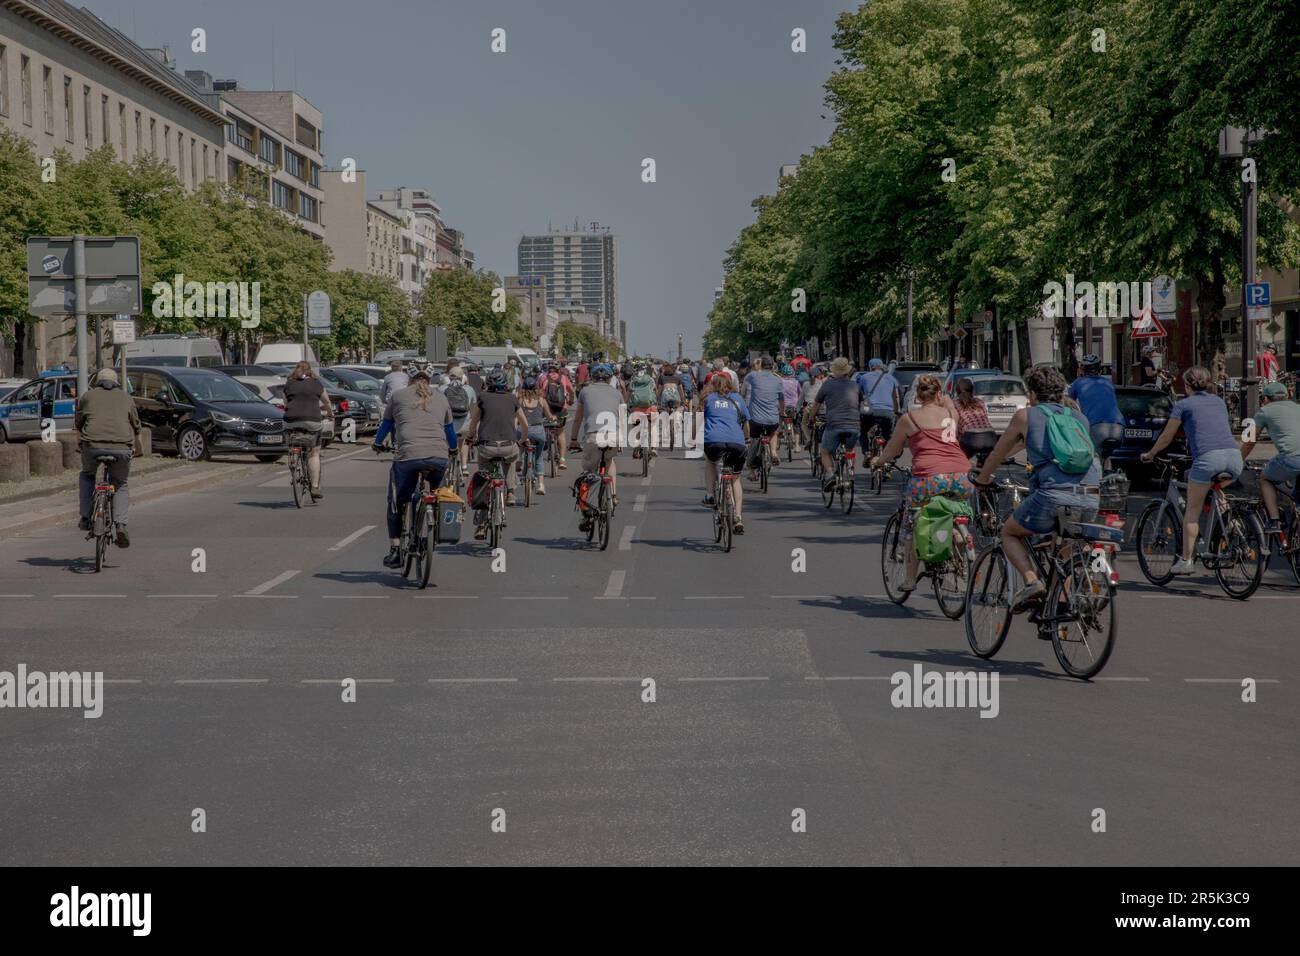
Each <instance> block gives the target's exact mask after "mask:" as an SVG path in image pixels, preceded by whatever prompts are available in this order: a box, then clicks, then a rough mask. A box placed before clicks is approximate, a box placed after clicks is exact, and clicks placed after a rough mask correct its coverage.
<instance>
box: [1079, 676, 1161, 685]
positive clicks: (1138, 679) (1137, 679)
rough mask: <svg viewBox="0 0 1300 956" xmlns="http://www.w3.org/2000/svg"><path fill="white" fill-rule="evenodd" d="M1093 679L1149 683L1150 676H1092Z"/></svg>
mask: <svg viewBox="0 0 1300 956" xmlns="http://www.w3.org/2000/svg"><path fill="white" fill-rule="evenodd" d="M1093 680H1108V681H1115V682H1116V683H1131V684H1149V683H1151V678H1150V677H1094V678H1093Z"/></svg>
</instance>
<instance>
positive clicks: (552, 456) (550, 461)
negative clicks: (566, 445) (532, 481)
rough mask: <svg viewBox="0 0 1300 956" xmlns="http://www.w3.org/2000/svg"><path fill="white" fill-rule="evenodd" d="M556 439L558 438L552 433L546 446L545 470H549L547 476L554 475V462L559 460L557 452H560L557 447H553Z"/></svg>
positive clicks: (551, 476)
mask: <svg viewBox="0 0 1300 956" xmlns="http://www.w3.org/2000/svg"><path fill="white" fill-rule="evenodd" d="M557 440H558V439H557V438H556V437H555V436H554V435H552V436H551V440H550V442H549V444H548V445H547V448H546V469H547V471H549V472H550V474H548V475H547V476H546V477H547V478H554V477H555V465H556V462H558V461H559V454H560V452H559V449H557V448H556V447H555V443H556V441H557Z"/></svg>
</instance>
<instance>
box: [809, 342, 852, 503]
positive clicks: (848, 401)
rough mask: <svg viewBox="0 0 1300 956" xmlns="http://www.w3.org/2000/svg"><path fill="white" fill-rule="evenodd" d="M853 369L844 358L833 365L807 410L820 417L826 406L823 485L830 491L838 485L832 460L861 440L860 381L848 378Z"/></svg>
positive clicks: (832, 363)
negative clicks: (819, 413)
mask: <svg viewBox="0 0 1300 956" xmlns="http://www.w3.org/2000/svg"><path fill="white" fill-rule="evenodd" d="M852 371H853V366H852V365H850V364H849V360H848V359H846V358H845V357H844V356H843V355H840V356H837V357H836V358H835V361H833V362H831V375H830V378H827V379H825V380H823V382H822V384H821V387H820V388H819V389H818V390H817V393H816V395H815V396H814V397H813V403H812V405H810V406H809V409H808V418H809V419H810V420H811V419H813V418H816V417H817V412H818V411H819V410H820V409H821V408H823V407H825V409H826V426H825V428H824V429H823V430H822V443H821V449H820V453H821V457H822V476H823V478H822V486H823V490H824V491H830V489H831V488H832V487H834V485H835V460H834V458H833V457H832V456H833V455H834V454H835V452H836V451H837V450H838V449H839V447H840V446H841V445H843V446H844V450H845V451H853V449H854V448H856V447H857V445H858V439H859V438H860V435H859V432H858V428H859V416H858V406H859V398H858V396H859V395H860V394H861V390H860V389H859V388H858V384H857V382H855V381H853V379H851V378H850V377H849V375H850V373H851V372H852Z"/></svg>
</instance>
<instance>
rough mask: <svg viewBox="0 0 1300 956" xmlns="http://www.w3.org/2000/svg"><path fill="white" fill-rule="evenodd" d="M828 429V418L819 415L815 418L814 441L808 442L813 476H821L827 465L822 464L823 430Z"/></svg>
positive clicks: (813, 427)
mask: <svg viewBox="0 0 1300 956" xmlns="http://www.w3.org/2000/svg"><path fill="white" fill-rule="evenodd" d="M825 430H826V419H824V418H822V417H821V416H818V417H817V418H815V419H813V426H812V441H810V442H809V443H808V458H809V459H810V460H811V461H812V476H813V478H820V477H821V476H822V472H823V471H824V470H825V466H824V465H822V456H821V447H822V432H824V431H825Z"/></svg>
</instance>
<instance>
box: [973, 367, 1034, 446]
mask: <svg viewBox="0 0 1300 956" xmlns="http://www.w3.org/2000/svg"><path fill="white" fill-rule="evenodd" d="M971 384H972V385H973V386H974V387H975V397H976V398H978V399H982V400H983V402H984V404H985V405H986V406H987V407H988V410H989V422H990V423H991V424H992V425H993V427H994V429H996V430H997V431H998V432H999V433H1001V432H1004V431H1006V429H1007V426H1008V425H1010V424H1011V416H1013V415H1015V413H1016V412H1018V411H1020V409H1022V408H1024V407H1025V406H1026V405H1028V404H1029V392H1028V390H1027V389H1026V388H1025V380H1024V379H1022V378H1021V377H1020V376H1019V375H976V376H972V377H971Z"/></svg>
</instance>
